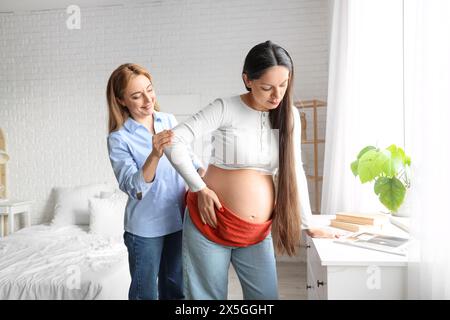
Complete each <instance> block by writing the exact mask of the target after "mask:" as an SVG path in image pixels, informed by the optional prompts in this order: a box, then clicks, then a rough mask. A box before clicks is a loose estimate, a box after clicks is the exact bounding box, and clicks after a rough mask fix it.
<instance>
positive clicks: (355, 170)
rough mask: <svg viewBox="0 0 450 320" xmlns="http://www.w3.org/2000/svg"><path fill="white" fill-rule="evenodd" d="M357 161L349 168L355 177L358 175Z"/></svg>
mask: <svg viewBox="0 0 450 320" xmlns="http://www.w3.org/2000/svg"><path fill="white" fill-rule="evenodd" d="M358 162H359V161H358V160H355V161H353V162H352V164H351V165H350V167H351V168H352V172H353V175H354V176H355V177H356V176H357V175H358Z"/></svg>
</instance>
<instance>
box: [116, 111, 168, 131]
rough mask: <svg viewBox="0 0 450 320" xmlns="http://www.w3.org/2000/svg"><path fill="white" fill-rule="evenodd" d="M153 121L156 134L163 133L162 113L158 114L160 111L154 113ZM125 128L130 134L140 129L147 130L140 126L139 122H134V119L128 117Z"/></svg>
mask: <svg viewBox="0 0 450 320" xmlns="http://www.w3.org/2000/svg"><path fill="white" fill-rule="evenodd" d="M153 121H154V123H153V126H154V128H155V132H156V133H158V132H161V131H162V130H163V128H162V116H161V113H160V112H158V111H154V112H153ZM123 126H124V127H125V129H127V130H128V131H129V132H130V133H134V132H135V131H136V130H137V128H139V127H143V128H145V127H144V126H143V125H142V124H140V123H139V122H137V121H136V120H134V119H133V118H132V117H128V119H127V121H125V123H124V124H123Z"/></svg>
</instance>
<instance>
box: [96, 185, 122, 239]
mask: <svg viewBox="0 0 450 320" xmlns="http://www.w3.org/2000/svg"><path fill="white" fill-rule="evenodd" d="M127 200H128V196H127V195H126V194H125V193H123V192H122V191H120V190H117V191H116V192H114V193H113V194H112V195H111V196H110V197H109V198H91V199H89V210H90V212H91V223H90V227H89V229H90V231H89V232H90V233H92V234H98V235H102V236H105V237H121V236H122V235H123V231H124V227H123V219H124V213H125V206H126V204H127Z"/></svg>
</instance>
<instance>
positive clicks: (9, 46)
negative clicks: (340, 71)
mask: <svg viewBox="0 0 450 320" xmlns="http://www.w3.org/2000/svg"><path fill="white" fill-rule="evenodd" d="M67 18H68V14H66V12H65V10H61V9H55V10H48V11H34V12H33V11H32V12H16V13H3V14H0V44H1V49H0V97H1V99H0V127H1V128H2V129H3V130H4V132H5V135H6V138H7V143H8V151H9V154H10V156H11V160H10V162H9V163H8V178H9V179H8V181H9V186H8V188H9V196H10V198H21V199H33V200H35V205H34V206H33V216H32V223H33V224H37V223H42V222H46V221H50V219H51V218H52V211H53V210H52V199H51V189H52V188H53V187H55V186H74V185H81V184H88V183H96V182H111V183H115V179H114V176H113V174H112V170H111V167H110V163H109V160H108V154H107V149H106V144H105V142H106V136H107V127H106V123H107V121H106V120H107V114H106V101H105V87H106V82H107V79H108V77H109V75H110V73H111V72H112V70H113V69H114V68H116V67H117V66H118V65H119V64H121V63H124V62H135V63H139V64H142V65H144V66H146V67H147V68H148V69H149V70H150V72H151V73H152V74H153V76H154V79H155V86H156V90H157V91H156V92H157V94H162V95H166V96H170V95H193V96H198V97H199V99H198V100H199V102H200V104H199V106H198V108H200V107H202V106H204V105H205V104H207V103H208V102H209V101H211V100H212V99H214V98H215V97H219V96H228V95H232V94H238V93H242V92H243V91H244V90H245V89H244V87H243V85H242V81H241V78H240V73H241V69H242V63H243V60H244V57H245V55H246V53H247V52H248V50H249V49H250V48H251V47H252V46H253V45H255V44H257V43H259V42H261V41H265V40H268V39H271V40H272V41H274V42H276V43H279V44H281V45H283V46H284V47H285V48H286V49H287V50H288V51H289V52H290V53H291V55H292V57H293V59H294V62H295V68H296V85H295V96H296V98H301V99H311V98H320V99H326V91H327V71H328V39H329V30H328V26H329V6H328V0H314V1H313V0H291V1H288V0H285V1H272V0H270V1H269V0H265V1H261V0H251V1H240V0H239V1H238V0H228V1H208V0H195V1H164V2H161V1H155V2H150V3H149V4H146V5H142V4H141V5H139V6H133V5H129V4H128V5H122V6H111V7H98V8H83V7H81V29H80V30H69V29H67V27H66V19H67ZM162 107H163V109H164V105H163V106H162ZM193 111H194V110H190V111H189V112H193ZM305 156H306V152H305ZM311 163H312V162H311Z"/></svg>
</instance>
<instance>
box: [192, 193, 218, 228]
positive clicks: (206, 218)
mask: <svg viewBox="0 0 450 320" xmlns="http://www.w3.org/2000/svg"><path fill="white" fill-rule="evenodd" d="M197 199H198V200H197V201H198V212H199V213H200V218H201V219H202V222H203V223H204V224H205V223H207V224H208V225H209V226H210V227H212V228H216V227H217V217H216V212H215V210H214V206H215V207H216V208H217V209H218V210H219V211H223V208H222V205H221V204H220V201H219V198H218V197H217V195H216V193H215V192H214V191H212V190H211V189H209V188H208V187H205V188H203V189H202V190H200V191H198V198H197Z"/></svg>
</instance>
